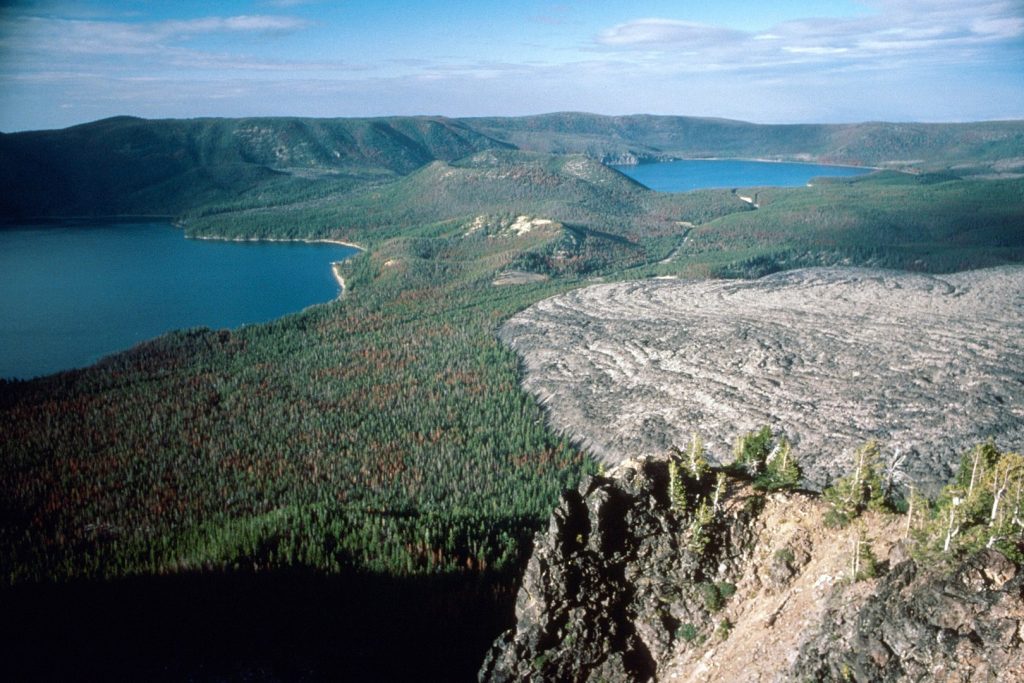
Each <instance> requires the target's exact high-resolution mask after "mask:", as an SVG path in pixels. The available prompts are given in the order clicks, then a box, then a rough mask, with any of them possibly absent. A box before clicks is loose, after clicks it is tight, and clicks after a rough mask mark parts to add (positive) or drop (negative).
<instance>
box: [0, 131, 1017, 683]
mask: <svg viewBox="0 0 1024 683" xmlns="http://www.w3.org/2000/svg"><path fill="white" fill-rule="evenodd" d="M710 157H728V158H767V159H775V160H796V161H815V162H820V163H844V164H854V165H864V166H871V167H876V168H879V169H885V170H880V171H876V172H874V173H871V174H867V175H864V176H859V177H856V178H849V179H831V180H828V181H820V182H815V183H813V186H811V187H801V188H753V189H748V190H744V192H742V193H740V192H737V191H735V190H734V189H722V190H700V191H696V192H689V193H679V194H673V193H655V192H652V191H650V190H648V189H647V188H645V187H643V186H642V185H640V184H638V183H636V182H634V181H632V180H630V179H629V178H628V177H626V176H625V175H623V174H622V173H620V172H618V171H616V170H614V169H612V168H610V167H609V166H608V165H607V164H611V163H623V162H626V163H637V162H646V161H657V160H669V159H682V158H710ZM1021 159H1024V123H1022V122H1019V121H1008V122H991V123H976V124H884V123H872V124H858V125H821V126H814V125H800V126H778V125H775V126H765V125H755V124H747V123H742V122H736V121H725V120H718V119H692V118H685V117H652V116H636V117H603V116H596V115H589V114H552V115H546V116H537V117H524V118H512V119H445V118H440V117H411V118H387V119H329V120H326V119H325V120H320V119H195V120H161V121H150V120H143V119H137V118H129V117H119V118H116V119H107V120H103V121H98V122H95V123H91V124H86V125H82V126H76V127H73V128H68V129H64V130H59V131H39V132H26V133H14V134H3V135H0V181H2V182H3V184H4V186H5V187H6V188H8V191H6V192H5V193H4V195H3V197H2V198H0V216H2V217H3V219H4V220H5V221H6V222H10V223H14V222H19V221H20V222H24V221H28V220H37V219H58V218H63V217H71V216H79V217H80V216H118V215H139V214H147V215H153V214H158V215H173V216H174V217H175V220H176V222H177V224H178V225H179V226H180V227H181V229H182V230H183V232H184V234H186V235H188V236H192V237H218V238H232V239H233V238H244V239H250V238H259V239H270V238H273V239H332V240H339V241H343V242H347V243H353V244H358V245H360V246H361V247H364V248H365V251H364V252H363V253H361V254H359V255H357V256H354V257H352V258H350V259H348V260H346V261H345V262H344V263H343V264H342V265H341V266H339V271H340V273H341V276H342V277H343V278H344V281H345V286H346V296H345V297H344V298H343V299H341V300H338V301H335V302H331V303H328V304H324V305H320V306H315V307H312V308H310V309H307V310H305V311H302V312H300V313H296V314H293V315H289V316H286V317H284V318H281V319H279V320H276V321H274V322H270V323H266V324H261V325H253V326H247V327H244V328H240V329H238V330H233V331H231V330H210V329H191V330H183V331H179V332H173V333H171V334H168V335H165V336H162V337H160V338H157V339H155V340H152V341H150V342H146V343H143V344H141V345H139V346H137V347H135V348H133V349H131V350H129V351H127V352H124V353H121V354H117V355H114V356H111V357H109V358H107V359H105V360H103V361H101V362H100V363H98V364H96V365H94V366H92V367H89V368H84V369H80V370H73V371H68V372H62V373H59V374H56V375H52V376H48V377H44V378H40V379H37V380H33V381H27V382H26V381H0V433H3V434H4V439H3V440H2V444H0V473H2V474H0V506H2V507H0V519H2V520H3V521H2V523H0V570H2V575H3V577H4V583H5V585H4V587H3V589H2V590H3V593H4V595H5V601H6V602H7V604H9V605H11V609H10V610H8V612H7V616H6V618H5V619H4V623H3V625H2V626H3V631H4V635H6V636H8V637H9V640H8V642H11V643H16V644H20V645H22V646H24V651H25V652H30V651H31V652H43V653H47V659H46V661H45V662H44V663H42V664H40V663H39V662H38V661H37V660H36V659H35V658H29V657H17V656H16V657H14V658H12V659H11V661H10V662H9V663H7V664H5V666H10V667H13V671H14V673H15V674H24V673H25V672H26V670H27V668H29V667H35V666H42V667H43V669H42V671H43V672H44V676H45V672H50V673H52V674H53V675H56V676H59V675H62V674H63V675H66V674H67V673H69V672H71V671H76V670H78V668H79V667H84V670H87V671H103V666H105V665H107V664H108V660H109V658H110V656H112V653H117V652H119V651H120V647H119V646H118V645H116V644H113V643H114V642H115V641H117V640H118V638H124V639H125V640H126V642H134V643H135V644H136V654H134V655H130V656H127V657H125V658H124V659H123V660H122V664H121V667H122V669H121V670H119V673H120V674H122V675H124V676H133V675H134V676H145V677H151V678H153V677H155V678H159V677H161V676H163V677H167V678H175V677H180V676H182V675H185V674H187V673H189V672H193V673H196V674H197V675H199V676H207V677H216V676H218V675H225V676H240V675H243V674H245V673H246V672H249V671H253V672H263V673H265V674H268V675H279V676H287V675H289V674H291V675H294V676H297V677H301V676H303V675H309V676H314V677H315V676H327V675H329V674H330V672H332V671H336V670H337V669H338V667H350V668H349V671H350V672H352V673H354V674H360V673H362V672H363V668H364V667H365V671H367V672H370V671H372V672H375V674H376V676H377V677H379V678H388V677H389V676H402V675H406V676H411V675H416V674H420V675H426V676H427V677H430V676H431V675H434V676H436V674H438V672H442V671H445V672H448V673H450V674H451V676H452V678H453V679H457V678H465V677H471V676H472V675H474V673H475V671H476V669H477V668H478V667H479V665H480V661H481V660H482V658H483V654H484V651H485V650H486V648H487V646H488V644H489V643H490V641H491V640H493V639H494V638H495V637H496V636H497V634H498V633H499V632H500V631H501V630H503V629H504V628H507V627H508V626H509V625H510V621H511V619H512V612H511V603H512V599H513V596H514V591H515V587H516V586H517V584H518V581H519V580H520V576H521V574H522V571H523V568H524V567H525V564H526V561H527V558H528V557H529V554H530V551H531V548H532V539H533V537H534V533H535V532H536V531H538V530H539V529H541V528H542V527H543V526H544V525H545V524H546V522H547V520H548V516H549V514H550V513H551V511H552V509H553V508H554V506H555V505H556V503H557V501H558V498H559V495H560V494H561V492H562V491H563V490H565V489H572V488H574V487H575V486H576V485H577V484H578V482H579V481H580V479H581V478H582V477H584V476H586V475H591V474H595V473H597V471H598V468H599V463H598V462H596V461H595V460H594V459H593V458H592V457H591V456H590V454H589V453H588V452H587V451H586V450H585V449H583V448H581V447H580V445H579V444H578V443H574V441H573V439H572V435H570V434H566V433H558V432H555V431H553V430H552V428H551V427H549V426H548V423H547V421H546V419H545V412H544V410H543V409H542V407H541V406H540V405H539V404H538V402H537V401H536V399H535V398H534V397H533V396H531V395H529V394H528V393H526V392H525V391H524V390H523V389H522V388H521V387H520V380H521V375H520V361H519V359H518V358H517V356H516V355H515V353H514V352H513V351H512V350H510V349H509V348H507V347H506V346H504V345H503V344H502V343H501V342H500V341H499V340H498V338H497V330H498V328H499V326H500V325H501V324H502V323H504V322H505V321H506V320H508V319H509V318H510V317H511V316H513V315H514V314H516V313H518V312H520V311H522V310H524V309H526V308H527V307H528V306H530V305H532V304H534V303H536V302H538V301H541V300H543V299H546V298H548V297H551V296H553V295H556V294H560V293H564V292H567V291H569V290H574V289H577V288H580V287H582V286H585V285H589V284H593V283H596V282H601V281H626V280H636V279H642V278H651V277H678V278H708V277H722V278H753V277H759V276H762V275H766V274H770V273H775V272H779V271H784V270H789V269H793V268H800V267H807V266H848V265H859V266H872V267H882V268H893V269H902V270H910V271H917V272H923V273H947V272H953V271H960V270H967V269H975V268H982V267H988V266H999V265H1006V264H1016V263H1021V262H1024V230H1022V226H1024V162H1022V161H1021ZM744 197H748V198H749V197H756V202H754V201H750V200H745V199H744ZM0 229H2V228H0ZM215 596H224V597H223V598H216V597H215ZM218 601H221V602H218ZM145 605H151V606H152V609H149V608H147V607H145ZM184 605H199V607H196V608H195V610H194V611H193V607H191V606H188V607H186V606H184ZM202 605H207V606H208V607H209V609H207V608H205V607H202ZM69 606H70V607H69ZM101 606H102V607H101ZM101 608H102V609H111V610H112V613H111V614H112V615H113V616H112V619H113V621H114V622H115V623H116V624H117V625H116V626H114V627H112V628H113V631H112V632H111V633H113V634H114V635H113V636H111V637H109V638H108V637H106V636H104V635H102V634H101V633H97V632H93V631H92V630H91V628H92V623H93V622H92V618H93V615H94V614H95V612H96V610H99V609H101ZM65 609H67V616H66V617H64V618H59V617H58V615H61V614H62V612H63V611H64V610H65ZM167 615H170V616H167ZM211 615H213V616H211ZM296 622H301V623H306V624H307V626H306V627H303V628H300V629H298V630H295V629H290V628H289V627H288V625H289V624H294V623H296ZM180 624H184V626H180ZM438 624H444V627H443V628H439V627H438V626H437V625H438ZM147 628H151V629H152V633H155V634H156V636H152V634H150V635H147V634H146V633H145V631H146V629H147ZM189 629H192V631H193V632H192V633H191V634H189V633H188V631H189ZM225 633H228V634H229V635H225ZM196 634H198V636H197V635H196ZM333 634H340V635H338V636H335V635H333ZM218 638H220V639H221V640H220V641H218ZM193 639H195V641H196V642H198V641H200V640H208V641H209V642H210V643H217V642H227V643H229V644H228V645H225V646H223V647H221V646H215V645H212V644H210V645H208V646H206V648H205V649H204V648H198V649H193V648H192V644H193ZM278 641H283V642H284V643H285V647H280V642H278ZM339 641H341V642H340V643H339ZM396 642H402V643H403V644H404V645H403V647H407V648H412V650H413V651H414V654H415V655H416V656H415V657H409V658H408V659H405V658H403V659H401V661H399V660H398V659H397V658H395V657H392V656H389V653H391V651H392V650H393V648H394V647H395V643H396ZM410 642H412V643H414V645H409V643H410ZM62 643H71V644H72V645H71V650H72V652H74V653H77V655H78V656H77V657H59V656H55V651H56V650H57V649H59V648H61V647H63V645H62ZM272 643H277V644H278V647H271V644H272ZM50 644H52V648H53V649H50ZM178 650H181V651H182V652H186V651H187V652H188V654H184V655H182V656H180V657H177V656H176V655H173V654H170V653H172V652H177V651H178ZM424 672H428V673H426V674H425V673H424ZM35 673H36V674H38V673H39V670H36V672H35Z"/></svg>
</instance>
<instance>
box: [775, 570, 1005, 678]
mask: <svg viewBox="0 0 1024 683" xmlns="http://www.w3.org/2000/svg"><path fill="white" fill-rule="evenodd" d="M1022 595H1024V574H1022V573H1020V572H1019V571H1018V568H1017V566H1016V565H1014V564H1013V563H1012V562H1010V561H1009V560H1008V559H1006V558H1005V557H1004V556H1003V555H1001V554H999V553H998V552H996V551H995V550H985V551H983V552H981V553H980V554H978V555H977V556H975V557H973V558H971V559H970V560H968V561H967V562H965V563H963V564H962V565H961V566H960V567H959V568H958V569H957V570H956V572H954V573H953V574H952V575H951V576H936V575H934V574H930V573H929V572H927V571H925V570H923V569H922V568H921V567H920V566H918V564H917V563H915V562H914V561H913V560H909V561H906V562H903V563H901V564H899V565H897V566H896V567H895V568H894V569H893V570H892V571H891V572H890V573H889V574H888V575H886V576H885V577H884V578H883V579H882V580H881V581H880V582H879V584H878V586H877V589H876V591H875V593H874V594H873V595H871V596H870V598H869V599H868V600H866V601H864V602H863V603H858V602H856V601H854V602H853V603H852V604H851V603H849V602H847V603H844V602H843V601H842V600H839V599H837V600H834V603H835V604H834V606H833V607H832V608H831V609H830V610H829V612H828V613H827V615H826V617H825V619H824V620H823V621H822V624H821V628H820V630H819V631H818V633H817V634H816V635H815V637H814V638H813V639H811V640H810V641H808V642H807V643H806V644H805V646H804V647H803V648H802V649H801V651H800V656H799V659H798V660H797V662H796V664H795V666H794V667H793V670H792V673H793V678H794V679H795V680H851V681H931V680H938V681H1024V651H1022V649H1021V645H1022V642H1021V639H1022V636H1024V602H1022Z"/></svg>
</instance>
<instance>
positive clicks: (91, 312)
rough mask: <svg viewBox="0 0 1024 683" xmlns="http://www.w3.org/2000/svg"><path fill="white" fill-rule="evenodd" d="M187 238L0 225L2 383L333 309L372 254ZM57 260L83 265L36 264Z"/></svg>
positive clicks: (352, 248) (132, 230)
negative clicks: (204, 333)
mask: <svg viewBox="0 0 1024 683" xmlns="http://www.w3.org/2000/svg"><path fill="white" fill-rule="evenodd" d="M183 236H184V235H183V234H182V231H181V230H180V229H174V228H173V227H172V224H171V223H168V222H163V221H149V222H146V223H139V224H137V225H136V224H134V223H133V222H125V221H120V222H117V223H98V222H96V223H94V222H92V221H89V222H82V223H68V222H66V221H56V222H50V223H48V224H44V225H38V224H36V225H31V224H20V225H14V226H12V227H11V228H10V229H0V238H3V243H2V246H3V248H2V249H0V252H2V253H3V254H4V257H5V259H0V261H2V262H3V268H0V270H4V271H5V277H6V278H7V281H6V282H5V287H6V289H5V294H6V295H7V296H6V297H5V302H4V306H0V318H3V319H4V321H5V325H4V329H3V330H2V331H0V332H2V334H0V357H2V359H3V362H2V363H0V377H4V378H7V379H31V378H34V377H42V376H47V375H52V374H54V373H56V372H61V371H65V370H72V369H76V368H83V367H88V366H91V365H93V364H94V363H96V362H97V361H98V360H100V359H102V358H105V357H107V356H110V355H113V354H117V353H120V352H123V351H125V350H127V349H130V348H132V347H133V346H135V345H137V344H139V343H142V342H144V341H147V340H150V339H155V338H157V337H159V336H162V335H164V334H167V333H168V332H171V331H173V330H182V329H190V328H193V327H208V328H211V329H236V328H239V327H241V326H245V325H252V324H260V323H266V322H271V321H273V320H277V319H279V318H281V317H283V316H286V315H291V314H293V313H298V312H301V311H304V310H305V309H307V308H309V307H310V306H314V305H322V304H329V303H333V302H335V301H337V300H339V299H341V298H343V297H345V296H346V294H347V289H348V288H347V283H346V282H345V279H346V277H345V276H346V275H347V273H346V272H345V269H344V266H342V265H340V264H341V263H343V262H344V260H345V259H347V258H351V257H352V256H355V255H357V254H358V253H359V252H360V251H362V250H364V249H363V247H362V246H360V245H354V244H347V243H345V242H343V241H342V240H330V239H323V240H313V239H305V240H264V241H265V242H267V243H266V244H264V245H257V244H253V245H252V246H253V247H259V248H250V249H244V248H239V246H244V245H241V244H240V243H241V242H243V240H237V241H234V242H235V245H236V246H231V244H230V243H231V242H232V240H212V239H210V238H202V239H203V241H197V240H193V239H182V238H183ZM218 241H219V242H220V244H217V242H218ZM270 242H275V243H277V244H271V243H270ZM285 242H288V243H289V244H285ZM327 246H332V247H334V251H333V252H331V251H328V250H325V247H327ZM285 247H288V248H287V250H286V249H285ZM337 247H344V249H343V250H338V249H337ZM140 256H143V258H139V257H140ZM53 259H56V260H57V261H58V262H64V263H67V262H71V263H74V264H75V269H74V271H75V272H74V274H73V275H72V273H71V271H69V270H67V269H64V270H63V271H62V272H61V274H60V275H59V276H57V277H53V276H52V275H51V274H50V272H49V270H48V269H44V268H41V267H39V266H38V265H33V264H43V263H46V262H50V261H52V260H53ZM325 265H327V266H328V267H329V268H330V269H331V270H330V271H329V273H325V272H324V271H323V267H324V266H325ZM254 274H255V275H256V277H252V276H253V275H254ZM73 278H74V279H73ZM237 283H246V284H245V286H242V285H238V284H237ZM236 285H237V286H236ZM44 300H45V303H39V302H42V301H44ZM53 301H60V302H61V304H60V305H59V306H58V305H56V304H55V303H53ZM32 302H36V303H32ZM68 329H73V330H75V333H74V334H70V333H68V332H67V330H68Z"/></svg>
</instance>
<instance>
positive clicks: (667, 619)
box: [481, 459, 755, 681]
mask: <svg viewBox="0 0 1024 683" xmlns="http://www.w3.org/2000/svg"><path fill="white" fill-rule="evenodd" d="M668 478H669V475H668V467H667V463H666V461H663V460H662V461H658V460H647V459H645V460H641V461H630V462H626V463H624V464H623V465H621V466H620V467H619V468H618V469H617V470H616V471H615V473H614V476H610V477H590V478H587V479H585V480H584V482H583V483H582V484H581V485H580V488H579V490H578V491H571V492H568V493H566V494H565V495H563V497H562V501H561V503H560V504H559V506H558V508H557V509H556V510H555V512H554V514H553V515H552V518H551V522H550V525H549V527H548V530H547V532H546V533H543V534H539V535H538V537H537V539H536V543H535V548H534V553H533V556H532V557H531V559H530V562H529V564H528V566H527V568H526V574H525V576H524V577H523V585H522V588H521V589H520V591H519V595H518V597H517V600H516V619H517V626H516V628H515V629H514V630H512V631H509V632H507V633H505V634H504V635H503V636H502V637H501V639H499V640H498V641H497V642H496V643H495V645H494V647H493V648H492V650H491V652H490V654H489V655H488V657H487V660H486V662H485V663H484V667H483V670H482V671H481V679H482V680H488V681H552V680H593V681H600V680H618V681H625V680H648V679H651V678H652V677H654V676H656V674H657V672H658V670H659V667H660V666H662V665H663V664H664V663H665V662H666V661H668V659H669V658H670V657H671V656H673V654H674V653H675V652H676V651H677V649H678V648H680V647H685V645H686V643H687V642H688V641H692V640H694V639H695V638H696V637H697V634H698V633H699V632H702V631H705V630H707V629H706V628H704V627H703V626H700V625H704V624H709V623H711V621H712V616H711V611H712V608H714V607H715V606H716V602H717V601H718V600H720V599H721V598H720V596H718V597H715V596H713V595H711V594H710V592H711V591H716V592H717V591H719V588H718V587H717V586H716V585H715V582H716V581H717V582H719V583H721V584H723V585H724V583H725V582H726V581H727V580H728V579H729V578H730V577H733V576H734V575H735V574H736V570H737V567H738V566H739V565H740V563H741V562H742V560H741V558H742V556H743V555H744V554H745V553H746V552H747V549H748V548H749V546H750V543H751V541H752V540H753V539H752V537H751V535H750V528H751V526H750V521H751V519H752V517H753V516H754V514H755V512H754V511H753V510H752V509H751V510H746V509H744V508H743V507H742V506H740V507H739V508H737V507H736V506H735V505H733V506H732V507H731V508H730V511H729V512H728V514H726V513H723V514H722V515H721V516H720V518H719V521H718V522H717V523H716V524H715V532H714V533H715V538H716V543H715V544H714V546H713V547H709V548H708V549H706V550H705V552H703V553H702V552H697V551H695V550H693V549H691V547H690V546H691V545H692V544H691V540H692V538H691V535H690V533H689V531H688V529H686V528H685V527H684V525H683V524H682V520H681V519H680V518H679V517H677V515H676V514H675V513H674V512H673V511H672V509H671V506H670V504H669V500H668ZM705 592H708V595H707V596H706V597H702V596H704V593H705ZM706 603H707V604H706ZM709 605H710V606H709Z"/></svg>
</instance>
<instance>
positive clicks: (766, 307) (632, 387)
mask: <svg viewBox="0 0 1024 683" xmlns="http://www.w3.org/2000/svg"><path fill="white" fill-rule="evenodd" d="M1021 330H1024V268H1020V267H1006V268H996V269H989V270H981V271H972V272H965V273H957V274H953V275H942V276H929V275H920V274H912V273H897V272H893V271H879V270H870V269H859V268H857V269H842V268H829V269H818V268H815V269H806V270H800V271H790V272H786V273H779V274H775V275H772V276H768V277H765V278H762V279H760V280H756V281H722V280H718V281H715V280H711V281H699V282H684V281H671V280H645V281H640V282H629V283H616V284H606V285H596V286H593V287H588V288H585V289H581V290H577V291H573V292H569V293H567V294H563V295H559V296H557V297H553V298H551V299H547V300H545V301H542V302H539V303H537V304H535V305H534V306H532V307H530V308H529V309H527V310H525V311H523V312H522V313H520V314H518V315H516V316H514V317H513V318H511V319H510V320H509V321H508V322H507V323H506V324H505V325H504V326H503V327H502V329H501V331H500V337H501V338H502V339H503V340H504V341H505V342H506V343H508V344H509V345H510V346H511V347H512V348H514V349H515V350H516V351H517V352H518V353H519V354H520V356H521V357H522V359H523V366H524V379H523V385H524V387H525V388H526V389H527V390H529V391H530V392H532V393H533V394H535V395H536V396H537V397H538V398H539V399H540V400H541V402H542V403H543V404H544V405H545V407H546V408H547V410H548V413H549V418H550V421H551V423H552V425H553V426H554V427H555V428H556V429H558V430H561V431H563V432H565V433H567V434H569V435H571V436H573V437H574V438H576V439H577V440H578V441H580V442H581V443H582V444H583V445H584V446H586V447H588V448H589V449H590V450H591V451H592V452H593V453H594V454H595V455H597V456H598V457H599V458H601V459H603V460H605V461H606V462H608V463H614V462H617V461H618V460H620V459H622V458H624V457H630V456H637V455H645V454H647V455H661V454H664V453H665V452H666V451H667V450H668V448H669V447H671V446H673V445H680V446H682V445H685V444H686V442H687V441H689V438H690V434H691V432H693V431H697V432H699V433H700V434H701V435H702V436H703V438H704V440H705V443H706V445H707V446H708V449H709V455H710V456H711V457H712V459H717V460H718V461H719V462H722V461H728V460H730V459H731V444H732V443H733V441H734V440H735V438H736V437H737V436H738V435H740V434H742V433H745V432H748V431H751V430H753V429H756V428H758V427H760V426H761V425H764V424H768V425H770V426H772V427H773V429H774V430H775V431H776V432H777V433H784V434H785V435H786V436H787V437H788V438H789V439H790V441H792V442H793V443H794V445H795V449H794V451H795V453H796V454H797V455H798V457H800V458H801V467H802V469H803V472H804V477H805V480H806V483H807V484H808V485H809V486H810V487H811V488H821V487H823V486H824V485H825V484H827V482H828V481H829V480H830V479H833V478H835V477H836V476H839V475H841V474H842V473H844V472H845V471H847V470H848V469H849V463H850V456H851V455H852V453H853V451H854V450H855V449H856V448H857V447H858V446H859V445H861V444H863V443H864V442H865V441H867V440H869V439H877V440H878V441H879V442H880V443H881V445H882V448H883V454H884V457H886V458H887V460H889V462H890V463H892V464H893V467H894V470H895V474H896V476H897V478H898V479H899V478H902V479H903V480H904V482H912V483H914V484H915V485H917V487H918V489H919V490H924V491H928V492H935V491H936V490H937V489H938V488H939V487H941V486H942V485H943V484H944V483H945V482H946V481H948V480H949V478H950V476H951V474H952V473H953V470H954V468H955V466H956V463H957V462H958V459H959V456H960V454H961V453H962V452H963V451H964V450H966V449H967V448H969V447H970V446H973V445H974V444H976V443H978V442H980V441H983V440H985V439H987V438H989V437H992V438H995V439H996V441H997V443H999V445H1001V446H1003V447H1014V446H1016V445H1017V444H1019V443H1020V442H1021V441H1022V440H1024V381H1022V378H1024V344H1022V343H1021Z"/></svg>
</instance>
